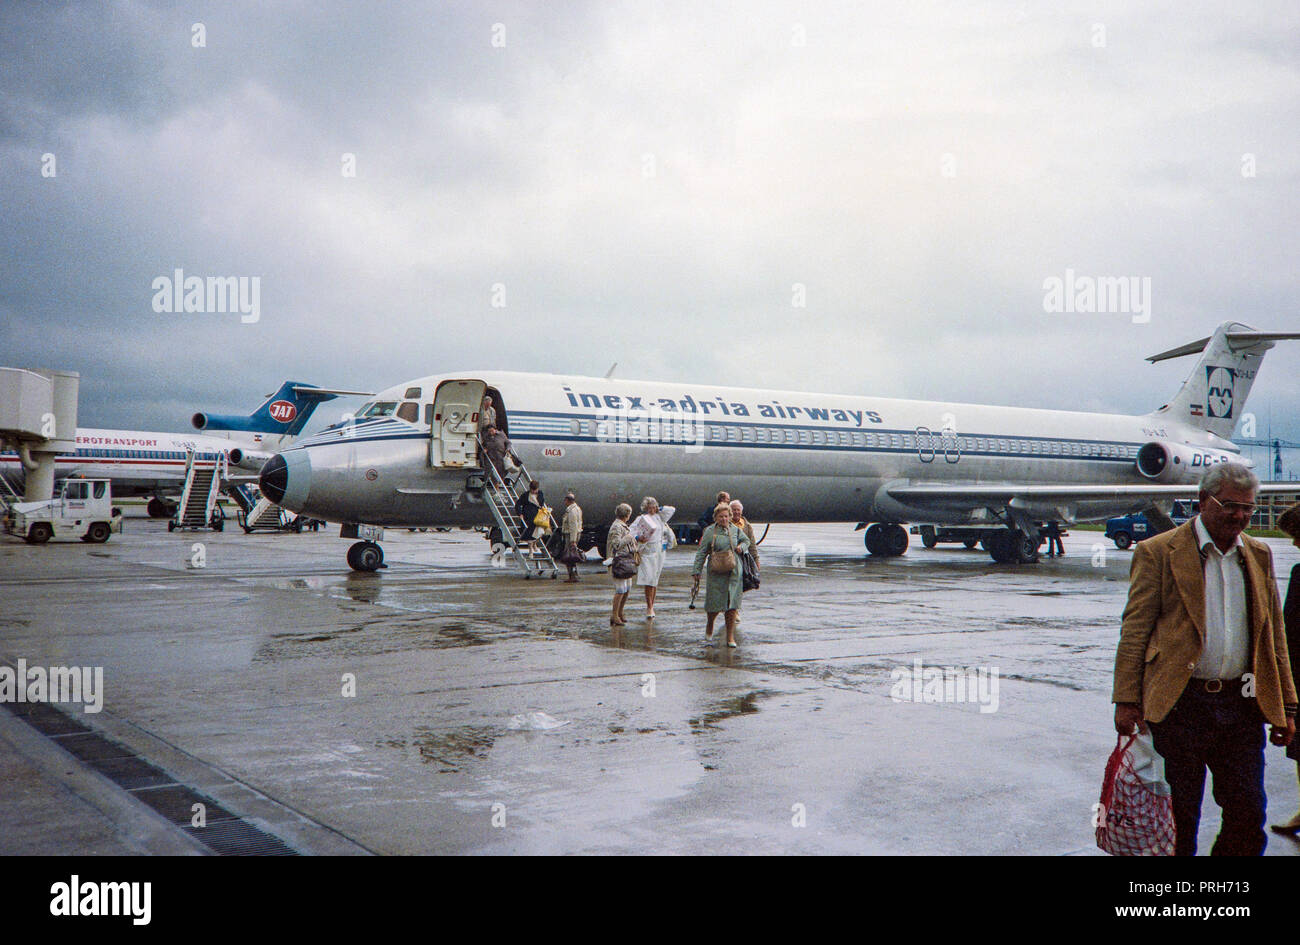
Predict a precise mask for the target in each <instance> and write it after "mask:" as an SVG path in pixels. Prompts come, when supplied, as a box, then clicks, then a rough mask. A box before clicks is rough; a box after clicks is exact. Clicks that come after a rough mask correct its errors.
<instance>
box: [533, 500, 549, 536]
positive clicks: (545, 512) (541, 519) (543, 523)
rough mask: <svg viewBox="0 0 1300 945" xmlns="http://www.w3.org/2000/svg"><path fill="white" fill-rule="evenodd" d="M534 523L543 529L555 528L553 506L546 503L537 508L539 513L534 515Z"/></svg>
mask: <svg viewBox="0 0 1300 945" xmlns="http://www.w3.org/2000/svg"><path fill="white" fill-rule="evenodd" d="M533 524H534V525H536V526H537V527H538V528H540V529H542V530H543V531H548V532H549V531H553V530H554V526H552V525H551V507H550V506H549V505H544V506H542V507H541V508H540V509H538V510H537V514H536V515H534V516H533Z"/></svg>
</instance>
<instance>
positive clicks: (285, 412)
mask: <svg viewBox="0 0 1300 945" xmlns="http://www.w3.org/2000/svg"><path fill="white" fill-rule="evenodd" d="M1229 396H1231V391H1229ZM266 409H267V411H268V412H269V413H270V414H271V417H272V419H275V420H279V421H280V422H281V423H288V422H289V421H291V420H292V419H293V418H294V417H296V416H298V408H297V407H295V406H294V405H293V404H291V403H289V401H287V400H277V401H276V402H275V403H273V404H271V406H269V407H267V408H266Z"/></svg>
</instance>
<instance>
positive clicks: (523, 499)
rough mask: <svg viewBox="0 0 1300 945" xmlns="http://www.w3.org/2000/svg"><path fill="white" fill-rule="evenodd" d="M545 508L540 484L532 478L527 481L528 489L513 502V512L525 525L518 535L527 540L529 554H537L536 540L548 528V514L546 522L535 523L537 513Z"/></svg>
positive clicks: (544, 499)
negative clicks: (522, 531) (521, 532)
mask: <svg viewBox="0 0 1300 945" xmlns="http://www.w3.org/2000/svg"><path fill="white" fill-rule="evenodd" d="M545 509H546V498H545V497H544V496H543V495H542V484H541V483H540V482H538V481H537V480H536V479H533V480H531V481H530V482H529V483H528V491H527V492H526V493H524V494H523V495H521V496H520V497H519V501H518V502H516V503H515V514H516V515H518V516H519V517H520V518H522V519H523V520H524V525H525V526H527V527H526V528H525V529H524V533H523V535H521V536H520V537H521V538H522V539H523V540H524V541H526V542H528V553H529V554H534V555H535V554H537V540H538V538H540V537H541V536H542V533H543V532H545V531H547V530H548V528H549V525H550V523H549V516H548V520H547V521H546V522H544V523H543V524H541V525H539V524H537V517H538V515H540V514H541V513H542V511H543V510H545Z"/></svg>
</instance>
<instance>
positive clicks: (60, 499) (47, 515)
mask: <svg viewBox="0 0 1300 945" xmlns="http://www.w3.org/2000/svg"><path fill="white" fill-rule="evenodd" d="M4 526H5V531H7V532H9V533H10V534H11V535H17V536H18V537H19V538H23V539H25V540H26V541H27V542H28V543H29V544H32V545H40V544H44V543H45V542H47V541H49V540H50V539H51V538H56V537H57V538H80V539H81V540H82V541H91V542H96V543H102V542H105V541H108V537H109V535H111V534H112V533H113V532H121V531H122V512H121V510H120V509H115V508H113V487H112V485H111V483H110V482H109V480H107V479H65V480H64V481H63V483H62V484H61V485H58V486H56V487H55V496H54V498H53V499H46V500H45V501H44V502H15V503H13V505H12V506H10V508H9V511H8V512H6V513H5V517H4Z"/></svg>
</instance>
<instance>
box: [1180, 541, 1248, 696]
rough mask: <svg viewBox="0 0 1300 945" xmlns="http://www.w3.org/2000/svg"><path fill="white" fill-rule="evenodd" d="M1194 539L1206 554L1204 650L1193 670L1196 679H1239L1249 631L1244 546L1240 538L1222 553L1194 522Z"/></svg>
mask: <svg viewBox="0 0 1300 945" xmlns="http://www.w3.org/2000/svg"><path fill="white" fill-rule="evenodd" d="M1194 521H1195V528H1196V540H1197V542H1198V543H1199V544H1200V547H1201V549H1202V550H1203V551H1204V552H1205V555H1204V558H1205V561H1204V569H1203V570H1204V573H1205V649H1203V650H1202V651H1201V658H1200V659H1199V660H1197V662H1196V668H1195V669H1194V670H1192V676H1194V677H1195V678H1197V679H1240V678H1241V677H1242V676H1243V675H1244V674H1245V673H1246V671H1247V670H1248V669H1249V667H1250V629H1249V628H1248V627H1247V626H1246V576H1245V574H1243V573H1242V564H1243V563H1244V559H1243V558H1242V555H1243V554H1244V552H1243V550H1242V549H1243V548H1244V546H1245V543H1244V542H1243V541H1242V540H1241V536H1240V535H1238V536H1237V540H1236V541H1235V542H1234V543H1233V546H1232V547H1231V548H1229V549H1228V553H1227V554H1224V553H1223V552H1221V551H1220V550H1219V546H1218V545H1216V544H1215V543H1214V539H1213V538H1211V537H1210V533H1209V532H1208V531H1206V530H1205V526H1204V525H1203V524H1201V517H1200V516H1199V515H1198V516H1196V518H1195V519H1194Z"/></svg>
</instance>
